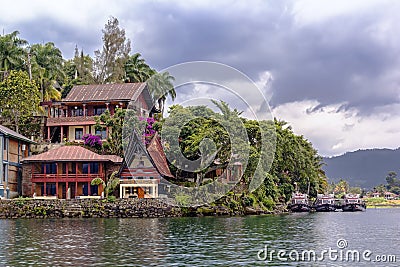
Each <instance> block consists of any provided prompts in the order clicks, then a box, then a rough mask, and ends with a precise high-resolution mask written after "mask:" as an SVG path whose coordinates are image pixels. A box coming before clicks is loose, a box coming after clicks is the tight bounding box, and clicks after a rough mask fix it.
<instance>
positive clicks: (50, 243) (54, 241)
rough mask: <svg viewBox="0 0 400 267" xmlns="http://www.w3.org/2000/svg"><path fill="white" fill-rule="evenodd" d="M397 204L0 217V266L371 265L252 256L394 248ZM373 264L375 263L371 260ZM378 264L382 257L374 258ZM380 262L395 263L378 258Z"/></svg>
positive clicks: (399, 226)
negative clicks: (233, 213) (176, 214)
mask: <svg viewBox="0 0 400 267" xmlns="http://www.w3.org/2000/svg"><path fill="white" fill-rule="evenodd" d="M399 220H400V209H376V210H374V209H370V210H368V211H367V212H362V213H361V212H360V213H343V212H337V213H313V214H308V213H304V214H286V215H278V216H251V217H220V218H217V217H204V218H156V219H150V218H149V219H144V218H143V219H62V220H52V219H44V220H22V219H21V220H0V235H1V237H2V239H1V242H0V265H1V266H21V265H34V266H94V265H95V266H215V265H216V266H349V265H351V266H371V263H365V262H358V263H353V264H349V263H345V264H344V263H343V262H333V261H324V262H323V264H322V263H321V262H317V263H309V262H308V263H299V262H282V261H278V260H276V259H275V261H274V262H273V263H268V262H262V261H258V260H257V252H258V251H259V250H260V249H263V248H264V246H265V245H268V248H270V249H276V250H279V249H285V250H288V251H289V250H292V249H297V250H310V249H314V250H315V251H321V250H322V249H327V248H329V247H332V248H335V249H336V248H337V246H336V242H337V240H338V239H340V238H343V239H346V240H347V241H348V245H349V249H357V250H365V249H369V250H372V251H373V252H374V253H375V254H384V253H386V254H388V253H390V254H396V255H397V257H398V261H400V254H399V251H398V247H399V246H400V238H399V235H398V233H399V232H400V224H399ZM375 265H377V264H375ZM377 266H379V265H377ZM380 266H397V265H396V264H392V265H391V264H389V263H386V264H382V265H380Z"/></svg>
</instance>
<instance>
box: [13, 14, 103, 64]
mask: <svg viewBox="0 0 400 267" xmlns="http://www.w3.org/2000/svg"><path fill="white" fill-rule="evenodd" d="M43 21H45V23H44V22H43ZM13 26H14V27H15V28H14V29H9V32H11V31H14V30H18V31H19V32H20V37H21V38H23V39H25V40H28V42H29V44H30V45H32V44H37V43H47V42H53V43H55V45H56V46H57V47H58V48H59V49H60V50H61V51H62V52H63V57H64V58H72V57H73V56H74V49H75V47H76V46H78V48H79V51H80V50H81V49H83V51H84V53H85V54H93V51H94V50H95V49H99V48H100V47H101V36H100V33H101V29H97V30H89V29H87V28H84V27H81V28H79V29H77V28H76V27H75V26H73V25H71V24H66V23H65V22H62V21H60V20H58V19H55V18H52V17H41V18H40V19H38V20H37V21H30V22H29V23H28V22H23V23H18V24H15V25H13Z"/></svg>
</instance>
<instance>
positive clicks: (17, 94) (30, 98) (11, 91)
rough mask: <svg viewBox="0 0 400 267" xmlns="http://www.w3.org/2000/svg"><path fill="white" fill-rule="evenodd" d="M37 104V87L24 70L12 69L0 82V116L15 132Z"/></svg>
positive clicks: (30, 115)
mask: <svg viewBox="0 0 400 267" xmlns="http://www.w3.org/2000/svg"><path fill="white" fill-rule="evenodd" d="M38 105H39V89H38V87H37V86H36V83H35V82H34V81H31V80H30V79H29V77H28V74H27V73H26V72H24V71H14V70H13V71H11V72H10V74H9V75H8V76H7V78H5V79H4V80H3V81H1V82H0V107H1V118H2V120H3V121H6V122H8V123H6V124H8V126H10V127H11V128H13V129H14V130H15V131H16V132H19V128H20V125H21V124H24V123H25V122H26V121H27V119H29V118H31V117H32V116H33V113H34V112H35V111H37V109H38ZM28 121H29V120H28ZM29 135H30V134H29Z"/></svg>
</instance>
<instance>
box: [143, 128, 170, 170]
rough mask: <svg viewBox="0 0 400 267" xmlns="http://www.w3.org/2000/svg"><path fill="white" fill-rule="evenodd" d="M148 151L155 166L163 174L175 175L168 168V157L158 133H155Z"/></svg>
mask: <svg viewBox="0 0 400 267" xmlns="http://www.w3.org/2000/svg"><path fill="white" fill-rule="evenodd" d="M147 152H148V153H149V155H150V157H151V159H152V161H153V163H154V165H155V166H154V167H155V168H156V169H157V170H158V172H159V173H160V174H161V175H162V176H167V177H174V176H173V175H172V174H171V171H170V170H169V168H168V163H167V158H166V156H165V153H164V150H163V147H162V144H161V141H160V138H159V136H158V134H155V135H154V137H153V139H151V141H150V144H149V145H148V146H147Z"/></svg>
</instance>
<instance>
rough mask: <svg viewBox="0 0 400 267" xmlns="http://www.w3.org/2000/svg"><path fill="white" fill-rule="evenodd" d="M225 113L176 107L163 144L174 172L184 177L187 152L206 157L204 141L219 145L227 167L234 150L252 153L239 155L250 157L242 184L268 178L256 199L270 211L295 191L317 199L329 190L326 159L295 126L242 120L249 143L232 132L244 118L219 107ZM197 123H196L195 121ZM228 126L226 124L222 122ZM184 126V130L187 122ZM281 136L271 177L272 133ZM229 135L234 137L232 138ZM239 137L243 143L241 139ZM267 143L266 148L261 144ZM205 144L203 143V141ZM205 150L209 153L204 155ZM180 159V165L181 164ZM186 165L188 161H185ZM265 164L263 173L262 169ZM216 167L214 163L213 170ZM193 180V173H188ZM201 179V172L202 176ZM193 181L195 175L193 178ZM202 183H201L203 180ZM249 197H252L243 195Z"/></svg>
mask: <svg viewBox="0 0 400 267" xmlns="http://www.w3.org/2000/svg"><path fill="white" fill-rule="evenodd" d="M214 104H215V105H216V106H217V107H218V108H219V109H220V111H221V113H219V114H216V113H215V112H214V111H213V110H211V109H209V108H208V107H205V106H199V107H182V106H180V105H173V106H171V107H170V109H169V113H170V114H169V119H168V120H167V121H165V122H164V123H163V124H162V132H163V141H164V142H165V147H166V154H167V155H170V157H169V160H171V161H172V162H171V164H170V167H171V170H172V171H173V172H175V173H176V175H177V176H180V170H179V169H180V168H181V166H183V165H184V163H182V162H180V161H179V160H181V159H180V158H179V157H178V156H177V155H178V154H179V153H180V151H181V152H182V154H183V155H184V156H185V158H186V159H189V160H192V161H193V160H196V159H198V158H200V157H201V156H202V152H201V144H202V142H203V141H204V140H206V139H210V140H212V141H213V142H214V143H215V148H214V149H213V150H212V151H216V154H215V159H217V160H218V161H219V164H220V166H219V167H223V166H226V164H227V162H229V161H230V160H231V158H230V157H231V156H232V146H233V144H235V146H237V148H236V149H238V150H240V151H247V152H246V153H247V154H246V153H239V157H246V156H247V155H248V163H247V168H246V170H245V173H244V175H243V177H242V180H241V181H240V182H241V184H242V185H244V188H246V186H248V185H249V182H250V181H251V179H252V178H253V177H254V174H255V172H257V174H259V175H260V176H261V177H262V176H264V177H265V179H264V183H263V184H262V185H261V186H260V187H259V188H258V189H257V190H256V191H254V193H252V194H254V196H255V197H256V198H257V199H259V200H260V201H261V202H263V203H264V202H265V203H264V204H265V205H266V206H268V207H269V206H271V204H273V203H275V202H285V201H287V200H289V199H290V197H291V194H292V192H293V191H294V190H295V184H297V185H298V190H299V191H302V192H307V191H309V192H310V195H313V196H316V194H317V193H323V192H325V191H326V190H327V188H328V183H327V181H326V176H325V173H324V172H323V170H322V168H321V167H322V158H321V157H320V156H319V155H318V153H317V151H316V150H315V149H314V148H313V147H312V144H311V143H310V142H309V141H307V140H306V139H305V138H304V137H303V136H298V135H295V134H294V133H293V131H292V130H291V128H290V126H288V125H287V123H286V122H284V121H278V120H274V121H273V122H272V121H255V120H248V119H245V118H241V121H242V123H243V125H244V127H245V130H246V133H245V134H247V137H248V142H247V141H246V140H245V139H243V138H242V136H241V135H239V136H236V134H233V135H232V134H231V133H232V130H231V129H230V128H231V127H238V125H239V124H238V121H237V120H236V119H235V118H237V117H238V116H239V115H240V112H239V111H237V110H235V109H234V110H231V109H230V108H229V106H228V105H227V104H226V103H224V102H215V103H214ZM191 118H194V119H191ZM221 121H223V122H224V125H221V124H220V123H219V122H221ZM183 122H185V124H184V125H182V123H183ZM274 131H276V149H275V155H274V161H273V163H272V166H271V169H270V170H269V172H267V170H266V169H264V167H265V168H266V166H268V165H269V162H268V160H269V159H271V158H272V156H273V155H271V154H272V152H273V149H271V147H272V146H273V145H274V144H275V143H274V141H273V137H272V136H271V133H272V132H274ZM228 133H229V134H228ZM176 136H178V139H179V147H178V148H177V147H175V146H174V145H172V140H173V138H175V139H176ZM235 138H238V139H241V140H236V139H235ZM262 141H264V142H266V143H264V144H262V143H261V142H262ZM203 143H204V142H203ZM203 151H207V149H206V150H203ZM177 158H178V159H179V160H176V159H177ZM183 160H184V159H183ZM259 162H261V165H262V166H263V167H262V168H260V169H258V168H257V167H258V164H259ZM213 164H214V163H211V165H210V168H208V169H206V170H205V171H209V170H210V169H212V168H213V167H214V166H213ZM183 174H184V176H186V177H189V175H188V173H186V172H185V173H183ZM200 174H201V173H200ZM190 177H193V176H190ZM198 178H200V179H201V176H200V177H199V176H198ZM244 193H245V194H247V195H250V194H251V193H250V192H244Z"/></svg>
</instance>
